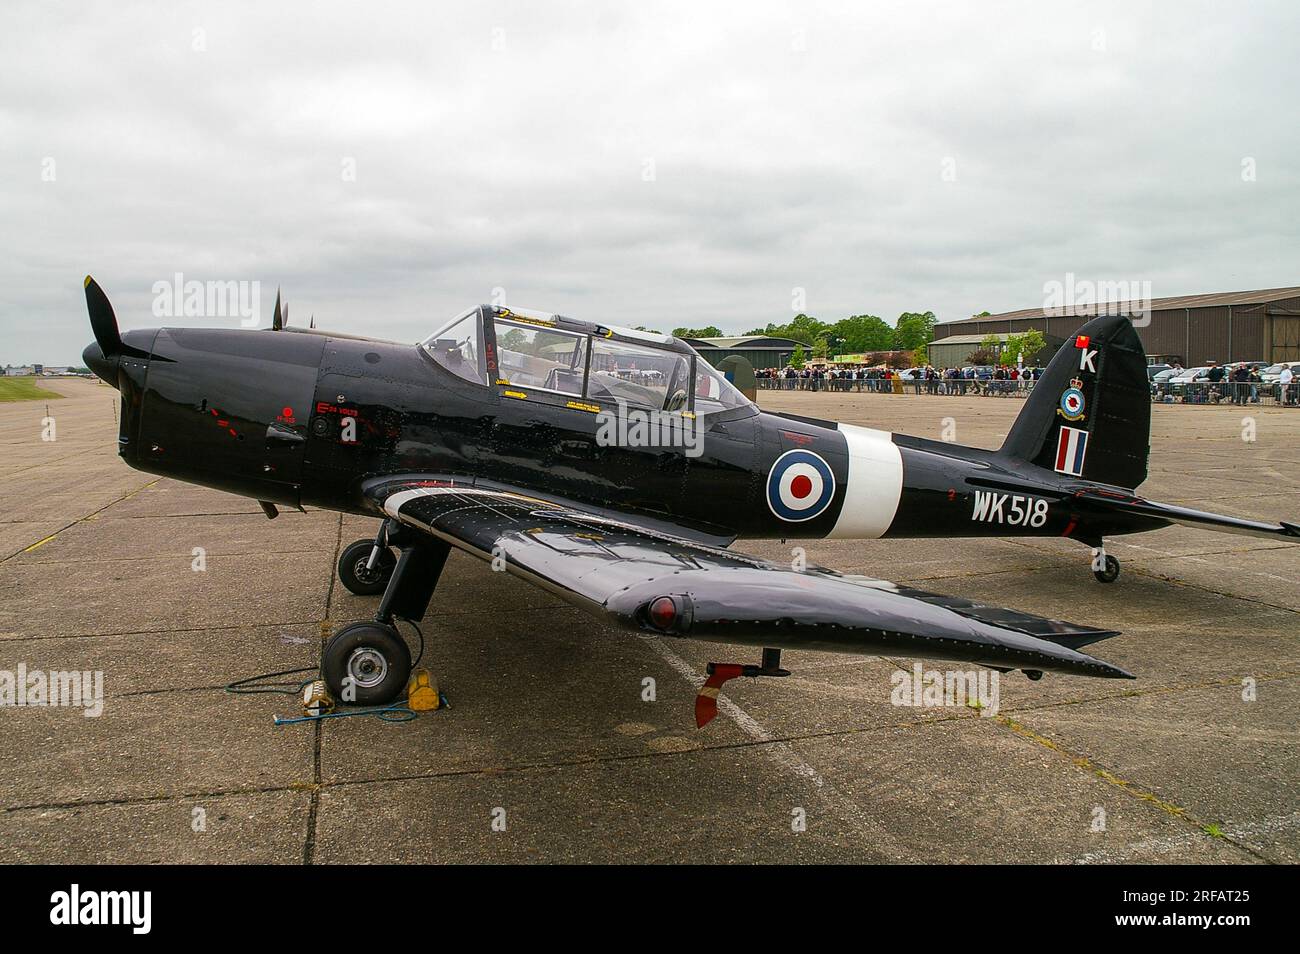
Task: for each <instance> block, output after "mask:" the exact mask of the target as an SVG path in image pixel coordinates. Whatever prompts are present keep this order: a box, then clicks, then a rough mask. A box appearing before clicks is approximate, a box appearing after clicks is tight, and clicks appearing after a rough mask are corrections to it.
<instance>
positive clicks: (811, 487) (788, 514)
mask: <svg viewBox="0 0 1300 954" xmlns="http://www.w3.org/2000/svg"><path fill="white" fill-rule="evenodd" d="M834 497H835V475H834V474H833V473H831V468H830V465H829V464H827V463H826V461H824V460H822V458H821V457H819V456H818V455H816V454H814V453H813V452H812V451H806V450H792V451H786V452H785V453H784V454H782V455H781V456H780V457H778V458H777V459H776V463H775V464H773V465H772V469H771V471H769V472H768V475H767V505H768V507H770V508H771V510H772V513H774V514H776V515H777V516H778V517H780V518H781V519H782V520H785V521H788V522H790V523H801V522H802V521H804V520H811V519H813V518H814V517H817V516H820V515H821V514H823V513H825V512H826V508H827V507H829V506H830V505H831V500H833V499H834Z"/></svg>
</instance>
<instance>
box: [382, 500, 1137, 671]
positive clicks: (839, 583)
mask: <svg viewBox="0 0 1300 954" xmlns="http://www.w3.org/2000/svg"><path fill="white" fill-rule="evenodd" d="M383 508H384V510H385V512H386V513H387V514H388V515H389V516H391V517H393V518H394V519H396V520H399V521H400V522H402V523H403V524H405V525H407V526H410V527H414V528H416V529H418V530H420V531H423V532H425V533H429V534H432V535H433V536H435V537H438V538H440V539H442V540H444V541H446V542H447V543H449V544H451V545H452V546H455V547H457V548H459V549H461V550H465V551H467V552H469V553H472V554H474V555H476V556H478V557H480V558H483V559H486V560H494V559H495V560H498V561H502V562H503V565H504V568H505V569H507V570H508V571H509V572H511V573H513V574H515V575H516V576H520V577H522V578H525V579H528V580H530V581H532V582H534V583H537V584H539V585H541V586H543V587H545V588H546V589H548V590H550V591H551V592H553V593H556V594H557V595H559V596H560V597H562V598H563V599H565V600H567V601H569V602H571V603H574V604H576V605H578V606H581V607H582V608H584V609H586V610H588V611H589V612H591V613H593V614H595V615H596V616H598V617H603V618H605V619H607V620H610V621H613V622H616V623H618V624H619V625H620V626H623V627H624V628H627V629H630V630H633V631H636V632H641V633H657V634H659V635H675V636H681V637H687V638H690V639H700V640H706V641H713V642H722V643H736V644H742V645H750V646H765V647H772V648H782V649H806V650H816V651H821V652H844V653H861V654H867V655H899V656H920V657H927V658H933V659H942V660H953V661H961V662H971V663H976V664H979V665H984V666H989V667H992V668H996V669H1002V670H1010V669H1025V670H1029V671H1033V670H1040V671H1046V672H1064V673H1075V674H1080V675H1088V676H1100V677H1106V678H1130V679H1131V678H1133V677H1132V676H1131V675H1130V674H1129V673H1127V672H1125V671H1124V670H1123V669H1120V668H1119V667H1117V666H1113V665H1111V664H1109V663H1106V662H1103V661H1101V660H1099V659H1094V658H1093V657H1091V656H1087V655H1084V654H1083V653H1080V652H1078V649H1077V647H1079V646H1083V645H1087V644H1088V643H1091V642H1095V641H1097V640H1100V639H1105V638H1107V637H1109V636H1114V635H1117V633H1116V632H1115V631H1113V630H1103V629H1095V628H1091V627H1083V626H1076V625H1073V624H1070V623H1064V622H1061V621H1059V620H1049V619H1045V618H1043V617H1040V616H1032V615H1029V614H1025V613H1019V612H1016V611H1014V610H1009V609H1002V608H1000V607H992V606H986V605H983V604H979V603H974V602H971V601H969V600H963V599H958V598H953V597H944V596H938V595H935V594H932V593H926V592H924V591H920V590H913V589H910V588H905V587H899V586H895V585H894V584H892V583H888V582H885V581H882V580H873V579H869V578H866V577H855V576H845V575H842V574H839V573H835V572H834V571H831V570H827V569H823V568H809V569H807V570H804V571H797V570H795V569H793V568H792V567H790V566H787V565H784V564H780V563H774V562H771V561H767V560H759V559H756V558H753V557H749V556H746V555H744V554H741V553H736V552H733V551H730V550H724V549H721V548H717V547H711V546H707V545H703V544H700V543H698V542H693V541H690V540H686V539H683V538H680V537H676V536H674V535H672V534H670V533H662V532H657V531H654V530H651V529H647V528H646V527H642V526H633V525H631V524H627V523H623V522H621V521H618V520H614V519H611V518H609V517H607V516H603V515H597V514H592V513H587V512H583V511H580V510H575V509H572V508H569V507H563V506H559V505H557V504H555V503H552V502H549V501H546V500H542V499H539V498H533V497H530V496H527V495H525V494H521V493H514V492H510V491H503V490H492V489H486V488H480V487H471V486H465V487H461V486H441V487H431V486H421V487H416V488H412V489H399V490H397V491H396V492H394V493H391V494H390V495H389V496H388V497H387V498H386V499H385V500H384V501H383ZM664 597H667V598H669V599H670V600H671V601H672V603H671V606H672V607H673V609H674V612H673V613H672V614H668V613H666V612H665V613H652V611H651V607H652V606H655V605H656V604H658V606H659V608H660V609H663V608H664V607H665V606H666V605H667V604H662V603H660V602H659V601H661V600H662V599H663V598H664Z"/></svg>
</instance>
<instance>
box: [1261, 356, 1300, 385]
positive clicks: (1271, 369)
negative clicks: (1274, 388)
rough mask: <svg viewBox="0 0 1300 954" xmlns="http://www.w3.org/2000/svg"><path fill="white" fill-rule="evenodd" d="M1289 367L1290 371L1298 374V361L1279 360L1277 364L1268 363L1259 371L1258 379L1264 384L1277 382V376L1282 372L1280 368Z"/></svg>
mask: <svg viewBox="0 0 1300 954" xmlns="http://www.w3.org/2000/svg"><path fill="white" fill-rule="evenodd" d="M1286 367H1290V368H1291V373H1292V374H1295V375H1298V376H1300V361H1279V362H1278V363H1277V364H1270V365H1269V366H1268V367H1267V368H1265V369H1264V370H1262V371H1260V372H1259V377H1260V379H1261V380H1262V381H1263V382H1264V383H1265V384H1277V379H1278V377H1279V376H1280V375H1281V374H1282V369H1283V368H1286Z"/></svg>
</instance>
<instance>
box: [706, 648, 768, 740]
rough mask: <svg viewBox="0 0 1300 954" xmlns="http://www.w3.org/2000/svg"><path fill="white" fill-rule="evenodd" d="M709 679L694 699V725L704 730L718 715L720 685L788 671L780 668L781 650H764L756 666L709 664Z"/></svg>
mask: <svg viewBox="0 0 1300 954" xmlns="http://www.w3.org/2000/svg"><path fill="white" fill-rule="evenodd" d="M708 673H709V678H708V679H706V680H705V681H704V685H702V686H701V687H700V691H699V694H698V695H696V697H695V725H696V727H697V728H701V729H702V728H704V727H705V726H706V725H708V724H709V723H710V722H712V721H713V719H714V717H715V716H716V715H717V714H718V693H719V692H721V691H722V684H723V683H725V682H727V681H728V680H731V679H735V678H736V677H737V676H750V677H754V678H756V677H758V676H774V677H779V676H788V675H790V670H788V669H782V668H781V650H779V649H764V650H763V662H762V664H761V665H758V666H742V665H739V664H737V663H713V662H711V663H709V665H708Z"/></svg>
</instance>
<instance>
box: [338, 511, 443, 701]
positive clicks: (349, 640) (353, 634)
mask: <svg viewBox="0 0 1300 954" xmlns="http://www.w3.org/2000/svg"><path fill="white" fill-rule="evenodd" d="M390 546H396V547H399V548H400V552H401V555H400V556H399V557H397V558H396V559H393V556H392V551H391V550H390V549H389V547H390ZM450 550H451V547H450V546H449V545H448V544H446V543H443V542H442V541H437V540H424V539H420V540H416V539H414V538H412V536H411V535H410V534H409V533H406V532H404V531H403V529H402V528H401V527H400V525H397V524H394V523H393V522H392V521H384V525H383V527H382V528H381V529H380V532H379V536H378V537H377V538H376V539H375V540H358V541H357V542H356V543H353V544H351V545H350V546H348V547H347V548H346V549H345V550H344V551H343V555H342V556H341V557H340V559H339V578H340V579H341V580H342V581H343V585H344V586H346V587H347V588H348V589H349V590H351V591H352V592H353V593H357V594H358V595H373V594H375V593H380V592H382V593H383V594H384V596H383V599H381V600H380V601H379V609H378V611H377V612H376V613H375V617H374V619H373V620H366V621H363V622H357V623H351V624H349V625H347V626H344V627H343V628H342V629H341V630H339V631H338V632H337V633H335V634H334V635H333V636H332V637H330V640H329V642H327V643H326V644H325V649H324V651H323V653H322V654H321V676H322V677H323V678H324V679H325V684H326V686H327V687H328V689H329V691H330V694H331V695H332V696H333V697H334V698H335V699H339V700H341V701H342V702H345V703H347V704H349V705H359V706H367V705H382V704H384V703H387V702H391V701H392V700H393V699H396V698H397V697H398V695H400V694H401V693H402V691H403V690H405V689H406V684H407V679H408V678H409V676H410V674H411V666H412V661H411V651H410V649H408V648H407V645H406V641H405V640H404V639H403V638H402V636H401V634H400V633H399V632H398V631H397V627H396V626H394V625H393V623H394V621H395V620H397V619H399V618H400V619H407V620H419V619H422V618H423V617H424V613H425V610H427V609H428V608H429V600H430V599H431V598H432V597H433V590H434V588H435V587H436V586H437V585H438V578H439V577H440V576H441V575H442V568H443V566H444V565H446V562H447V554H448V553H449V552H450ZM349 551H352V552H351V558H350V559H349ZM362 551H367V552H365V553H363V552H362ZM376 551H378V552H376ZM385 558H386V562H385ZM353 584H358V585H360V586H361V587H362V588H361V589H358V588H357V586H355V585H353Z"/></svg>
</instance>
